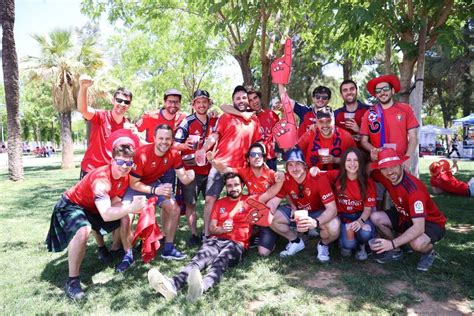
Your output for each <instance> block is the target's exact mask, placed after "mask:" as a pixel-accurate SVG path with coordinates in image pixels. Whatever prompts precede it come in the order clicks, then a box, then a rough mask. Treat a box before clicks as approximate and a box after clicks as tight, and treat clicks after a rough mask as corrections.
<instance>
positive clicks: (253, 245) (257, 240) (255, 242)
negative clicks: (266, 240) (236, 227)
mask: <svg viewBox="0 0 474 316" xmlns="http://www.w3.org/2000/svg"><path fill="white" fill-rule="evenodd" d="M259 243H260V237H258V236H255V237H253V238H252V239H251V240H250V246H249V248H257V247H258V244H259Z"/></svg>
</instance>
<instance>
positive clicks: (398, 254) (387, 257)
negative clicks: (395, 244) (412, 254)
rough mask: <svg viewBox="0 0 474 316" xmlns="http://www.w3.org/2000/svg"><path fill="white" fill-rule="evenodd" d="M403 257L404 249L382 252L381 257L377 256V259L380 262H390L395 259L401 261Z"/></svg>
mask: <svg viewBox="0 0 474 316" xmlns="http://www.w3.org/2000/svg"><path fill="white" fill-rule="evenodd" d="M402 259H403V251H401V250H400V249H399V250H390V251H386V252H384V253H383V254H381V256H380V257H378V258H376V259H375V261H377V262H378V263H382V264H384V263H389V262H393V261H399V260H402Z"/></svg>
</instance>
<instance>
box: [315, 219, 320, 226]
mask: <svg viewBox="0 0 474 316" xmlns="http://www.w3.org/2000/svg"><path fill="white" fill-rule="evenodd" d="M315 220H316V224H317V225H318V226H316V227H315V228H318V227H319V219H317V218H315Z"/></svg>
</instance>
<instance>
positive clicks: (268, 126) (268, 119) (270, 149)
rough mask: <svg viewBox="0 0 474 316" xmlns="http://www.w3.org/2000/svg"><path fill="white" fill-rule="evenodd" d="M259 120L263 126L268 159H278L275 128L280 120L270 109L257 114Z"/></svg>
mask: <svg viewBox="0 0 474 316" xmlns="http://www.w3.org/2000/svg"><path fill="white" fill-rule="evenodd" d="M257 118H258V120H259V122H260V125H261V126H262V131H263V142H264V144H265V149H266V151H267V159H273V158H276V155H275V139H274V138H273V133H272V129H273V126H275V124H276V123H277V122H278V121H279V120H280V118H279V117H278V115H277V114H276V113H275V112H273V111H271V110H268V109H262V111H260V112H259V113H257Z"/></svg>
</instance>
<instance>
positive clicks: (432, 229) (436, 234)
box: [385, 207, 446, 244]
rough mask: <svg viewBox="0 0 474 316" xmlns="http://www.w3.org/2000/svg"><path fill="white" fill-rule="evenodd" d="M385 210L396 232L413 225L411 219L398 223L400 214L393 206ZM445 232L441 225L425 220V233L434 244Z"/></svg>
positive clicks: (401, 231) (403, 230)
mask: <svg viewBox="0 0 474 316" xmlns="http://www.w3.org/2000/svg"><path fill="white" fill-rule="evenodd" d="M385 212H386V213H387V215H388V218H389V219H390V222H391V224H392V227H393V228H394V229H395V230H396V231H397V232H398V233H403V232H405V231H406V230H407V229H408V228H410V227H411V226H412V225H413V222H412V221H411V220H410V221H407V222H404V223H400V222H399V219H400V214H399V213H398V212H397V209H396V208H395V207H392V208H391V209H389V210H387V211H385ZM445 233H446V229H445V228H443V227H441V226H440V225H438V224H436V223H433V222H427V221H425V234H426V235H427V236H428V237H429V238H430V239H431V243H433V244H434V243H435V242H437V241H440V240H441V239H442V238H443V237H444V234H445Z"/></svg>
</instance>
